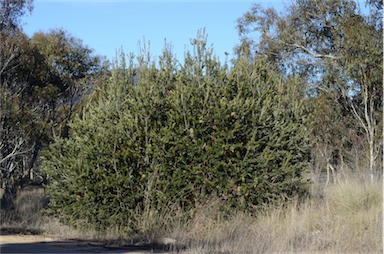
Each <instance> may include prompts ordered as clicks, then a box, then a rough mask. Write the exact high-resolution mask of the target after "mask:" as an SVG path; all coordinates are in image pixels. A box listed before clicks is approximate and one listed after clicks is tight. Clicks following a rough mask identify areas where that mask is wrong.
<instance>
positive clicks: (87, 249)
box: [0, 228, 169, 254]
mask: <svg viewBox="0 0 384 254" xmlns="http://www.w3.org/2000/svg"><path fill="white" fill-rule="evenodd" d="M41 233H42V232H41V231H39V230H34V229H23V228H1V235H0V240H1V241H0V243H1V246H0V253H129V254H134V253H137V254H139V253H142V254H144V253H167V250H169V246H166V245H142V246H121V247H120V246H119V247H109V246H106V245H104V244H103V243H101V242H90V241H84V240H54V239H52V238H45V237H44V236H41V235H39V234H41Z"/></svg>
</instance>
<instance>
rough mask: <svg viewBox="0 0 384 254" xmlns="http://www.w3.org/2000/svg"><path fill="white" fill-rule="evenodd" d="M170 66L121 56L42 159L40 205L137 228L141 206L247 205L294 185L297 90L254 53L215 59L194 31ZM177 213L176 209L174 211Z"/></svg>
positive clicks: (299, 145) (300, 132)
mask: <svg viewBox="0 0 384 254" xmlns="http://www.w3.org/2000/svg"><path fill="white" fill-rule="evenodd" d="M192 44H193V45H194V50H193V53H186V55H185V58H184V63H182V64H181V63H179V62H177V61H176V59H175V58H174V57H173V55H172V53H171V52H170V51H169V50H168V49H167V48H165V50H164V52H163V55H162V56H161V57H160V58H159V61H158V62H156V63H155V62H154V61H152V60H151V59H150V58H149V57H146V56H140V57H138V58H137V61H135V59H134V57H133V56H131V57H130V58H129V59H128V60H127V61H126V60H125V59H124V57H121V60H120V62H119V63H118V65H117V66H116V67H115V68H114V71H113V74H112V77H111V78H110V81H109V82H108V83H107V84H105V85H104V86H103V87H100V88H99V89H98V90H97V91H96V92H95V93H94V94H93V98H92V99H91V100H90V102H89V104H88V106H87V107H86V109H85V111H84V112H83V114H82V115H81V116H78V117H75V118H74V119H73V121H72V123H71V124H70V132H69V138H66V139H63V138H57V139H56V141H55V142H54V143H53V144H52V145H51V147H50V150H49V152H47V153H46V154H45V160H44V163H43V167H44V169H45V172H46V173H47V175H48V178H49V181H50V184H49V186H48V193H49V195H50V197H51V203H50V208H51V210H52V211H54V212H55V214H60V216H61V217H62V218H63V219H65V220H66V221H70V222H71V223H74V224H76V225H79V224H82V223H86V224H88V225H93V226H95V227H97V228H98V229H105V228H107V227H125V228H129V229H130V230H137V227H136V225H137V217H135V216H134V215H137V214H141V213H144V212H145V211H147V210H148V209H149V208H151V209H154V210H159V209H163V208H165V207H166V206H168V205H170V204H173V205H176V206H177V207H179V208H180V209H182V210H184V211H186V212H187V211H189V212H190V211H191V210H193V209H195V208H196V207H198V206H199V205H201V204H202V203H204V202H205V201H207V200H209V199H211V198H217V199H220V200H222V201H223V204H225V207H223V208H225V209H230V208H237V209H246V210H250V209H256V208H257V207H259V206H260V205H262V204H264V203H265V202H270V201H274V200H282V199H283V200H284V199H289V198H291V197H293V196H296V195H298V194H299V195H301V194H303V193H305V190H306V183H305V181H304V179H303V177H302V173H303V171H304V170H305V169H306V167H307V164H308V152H309V148H310V147H309V145H310V144H309V133H310V130H309V128H310V120H309V119H308V118H307V117H306V105H305V103H306V102H305V92H304V90H303V86H302V83H301V82H300V80H299V79H297V78H294V77H282V76H280V75H278V74H277V72H275V71H274V70H273V68H271V66H269V65H268V64H267V62H266V61H264V60H263V59H258V60H252V61H250V60H249V59H247V58H241V57H239V58H238V59H237V60H236V61H235V62H233V65H232V66H231V67H228V66H227V65H226V64H224V65H223V64H220V62H219V60H218V59H217V58H216V57H215V56H214V55H213V53H212V49H210V48H208V47H207V46H206V38H205V36H204V35H201V36H198V38H197V39H196V40H194V41H193V42H192ZM186 214H188V213H186Z"/></svg>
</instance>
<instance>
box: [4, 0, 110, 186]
mask: <svg viewBox="0 0 384 254" xmlns="http://www.w3.org/2000/svg"><path fill="white" fill-rule="evenodd" d="M32 7H33V6H32V1H25V0H20V1H8V0H5V1H1V3H0V43H1V44H0V94H1V96H0V169H1V176H0V179H1V187H2V188H5V187H11V188H13V187H17V186H23V184H27V183H29V182H30V181H31V180H33V181H37V183H41V182H42V181H43V178H42V177H40V174H39V166H38V161H39V156H40V151H41V150H42V149H44V148H46V147H47V146H48V144H49V143H50V142H51V141H52V138H53V136H54V135H59V136H65V135H67V129H66V124H67V122H68V121H69V120H70V119H71V117H72V115H73V114H74V112H76V111H77V110H78V109H79V107H81V103H82V100H83V99H84V96H85V94H86V93H87V92H89V91H90V90H91V89H92V87H93V86H94V85H95V84H96V83H97V82H98V80H99V79H100V77H101V75H102V74H103V73H104V72H105V71H106V70H107V69H106V65H105V63H104V60H103V59H102V58H100V57H98V56H94V55H93V53H92V52H93V51H92V50H91V49H90V48H88V47H87V46H85V45H83V44H82V42H81V40H80V39H78V38H75V37H73V36H71V35H70V34H69V33H68V32H65V31H63V30H52V31H50V32H47V33H42V32H37V33H35V34H34V35H33V36H32V37H31V38H29V37H28V36H27V35H25V34H24V32H23V31H22V28H21V27H20V17H21V16H22V15H23V14H25V13H26V12H30V11H32V9H33V8H32Z"/></svg>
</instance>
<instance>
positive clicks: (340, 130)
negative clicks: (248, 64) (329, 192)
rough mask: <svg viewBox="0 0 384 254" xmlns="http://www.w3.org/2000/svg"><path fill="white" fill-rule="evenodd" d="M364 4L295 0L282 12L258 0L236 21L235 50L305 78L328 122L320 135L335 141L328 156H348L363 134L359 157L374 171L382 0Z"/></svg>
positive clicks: (378, 137) (379, 141)
mask: <svg viewBox="0 0 384 254" xmlns="http://www.w3.org/2000/svg"><path fill="white" fill-rule="evenodd" d="M365 7H366V8H365V9H363V8H362V7H361V6H359V2H357V1H353V0H330V1H328V0H297V1H294V2H293V3H292V4H291V5H289V6H287V7H286V8H285V12H284V13H280V14H279V13H278V12H277V11H276V10H275V9H273V8H267V9H265V8H262V7H261V6H260V5H257V4H256V5H254V6H253V7H252V8H251V10H249V11H248V12H246V13H245V14H244V16H243V17H241V18H240V19H239V20H238V31H239V34H240V37H241V40H242V42H241V44H240V45H238V47H237V51H238V53H240V52H248V53H249V54H250V55H251V56H252V57H255V58H257V57H259V56H267V57H268V59H269V61H270V62H272V63H273V64H274V65H275V66H277V68H279V69H280V71H281V72H282V73H284V75H290V74H292V73H294V74H296V75H300V76H302V77H304V78H305V79H306V80H307V87H308V88H307V92H308V95H309V97H311V98H312V101H313V102H314V106H315V108H317V109H315V110H316V111H317V113H316V114H317V117H316V121H318V124H319V126H322V128H320V129H318V131H317V132H316V133H315V134H316V135H315V138H316V139H319V141H321V144H323V145H324V144H325V145H327V144H328V145H330V146H333V148H334V149H333V152H331V153H329V155H328V157H329V158H328V159H332V158H330V157H335V156H336V157H339V158H338V159H337V160H336V161H335V163H340V162H343V156H344V155H345V153H344V155H343V152H342V151H341V150H348V149H349V148H350V147H351V146H353V145H357V142H356V140H357V139H361V138H359V137H361V136H362V135H363V136H364V139H363V140H365V142H366V143H365V144H366V145H365V146H364V147H360V148H364V149H362V150H363V151H367V152H366V153H361V154H359V155H358V156H357V157H359V156H366V157H367V159H368V163H367V164H368V171H369V174H370V175H371V177H372V178H373V175H374V171H375V170H376V169H377V168H378V162H380V161H381V157H378V155H379V153H380V150H382V138H381V137H382V120H381V114H380V113H379V112H380V111H381V107H382V100H381V99H380V98H382V95H383V94H382V93H383V91H382V86H383V84H382V78H383V73H382V61H383V58H382V53H383V44H382V32H383V28H382V7H383V3H382V1H377V0H371V1H367V2H366V6H365ZM320 108H322V109H327V110H328V112H327V113H324V112H321V110H320ZM315 116H316V115H315ZM332 132H334V133H332ZM351 132H352V133H353V135H352V136H351V135H350V136H348V133H351ZM340 134H341V136H340ZM332 153H338V155H335V154H333V155H332ZM355 156H356V155H355ZM351 157H353V156H350V158H349V159H350V160H353V159H352V158H351ZM337 161H338V162H337Z"/></svg>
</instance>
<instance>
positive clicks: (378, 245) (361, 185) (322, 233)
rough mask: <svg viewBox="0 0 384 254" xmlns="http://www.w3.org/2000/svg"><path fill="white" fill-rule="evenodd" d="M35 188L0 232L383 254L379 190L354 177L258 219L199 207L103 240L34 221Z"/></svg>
mask: <svg viewBox="0 0 384 254" xmlns="http://www.w3.org/2000/svg"><path fill="white" fill-rule="evenodd" d="M42 196H43V193H42V192H41V190H39V191H37V190H34V191H29V192H24V193H21V194H20V195H19V196H18V197H17V198H16V200H15V212H13V213H4V211H2V214H1V218H2V219H1V226H2V228H11V227H14V228H19V229H25V232H28V231H30V232H31V231H33V230H35V231H34V232H38V233H41V234H45V235H49V236H56V237H60V238H79V239H90V240H102V241H106V242H109V243H112V242H113V243H115V244H156V243H162V244H164V242H165V241H166V242H167V244H169V245H170V249H171V251H172V250H173V251H176V250H180V249H179V248H180V247H182V250H183V253H213V252H216V253H287V252H291V253H299V252H300V253H309V252H311V253H382V251H383V240H382V239H383V188H382V182H381V181H377V182H375V183H373V184H371V183H370V182H368V181H365V180H364V179H361V178H358V177H351V176H349V177H345V178H344V179H343V180H341V181H340V182H338V183H337V184H332V185H328V186H327V187H324V188H323V189H321V193H320V195H316V196H317V198H309V199H307V200H306V201H304V202H303V203H298V202H292V203H290V204H286V205H284V206H278V207H267V208H266V209H265V210H264V211H262V212H259V213H258V214H247V213H243V212H234V213H233V214H232V215H231V216H229V217H226V218H223V216H222V214H221V213H220V212H219V210H218V208H217V207H218V202H219V201H218V202H211V203H210V204H209V205H206V206H203V207H201V208H200V209H199V210H198V211H197V212H196V214H195V215H194V217H193V219H191V220H189V221H183V220H178V219H177V218H175V217H172V216H169V214H170V213H168V212H163V213H159V212H158V211H148V213H147V214H146V215H145V216H143V218H142V220H141V221H142V225H141V228H142V231H141V232H140V233H137V234H135V235H126V234H122V233H121V231H119V230H117V229H110V230H108V232H106V233H104V234H103V235H100V234H98V233H97V232H95V231H92V230H89V229H85V228H84V229H82V230H78V229H77V230H75V229H74V228H72V227H69V226H65V225H62V224H61V223H59V222H58V221H57V220H56V219H54V218H47V217H44V216H42V215H41V212H40V210H41V209H40V208H41V207H40V206H39V205H36V204H39V198H41V197H42Z"/></svg>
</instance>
